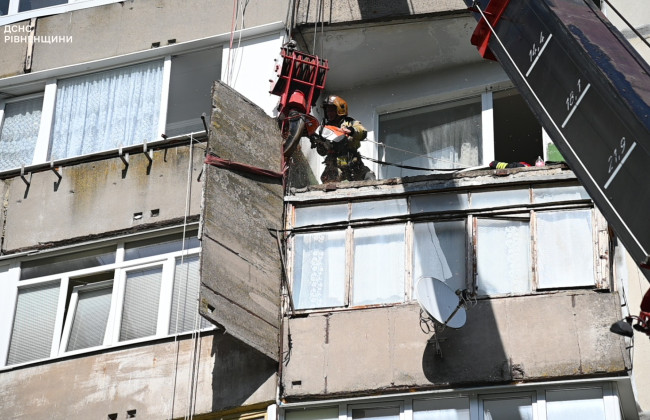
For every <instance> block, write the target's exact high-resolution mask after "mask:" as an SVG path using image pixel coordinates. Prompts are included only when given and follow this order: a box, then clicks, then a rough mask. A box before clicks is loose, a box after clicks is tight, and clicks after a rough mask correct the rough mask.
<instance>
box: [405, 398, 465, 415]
mask: <svg viewBox="0 0 650 420" xmlns="http://www.w3.org/2000/svg"><path fill="white" fill-rule="evenodd" d="M413 420H469V398H467V397H464V398H437V399H432V400H414V401H413Z"/></svg>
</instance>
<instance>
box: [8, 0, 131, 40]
mask: <svg viewBox="0 0 650 420" xmlns="http://www.w3.org/2000/svg"><path fill="white" fill-rule="evenodd" d="M118 2H119V0H67V3H64V4H58V5H55V6H48V7H41V8H38V9H33V10H26V11H24V12H18V10H19V5H20V0H9V8H8V10H7V14H6V15H3V16H0V26H2V25H7V24H10V23H14V22H19V21H22V20H26V19H31V18H34V17H39V16H47V15H55V14H59V13H66V12H71V11H73V10H79V9H86V8H89V7H95V6H103V5H105V4H111V3H118ZM23 34H24V33H23Z"/></svg>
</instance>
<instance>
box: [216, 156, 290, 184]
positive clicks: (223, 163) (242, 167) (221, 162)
mask: <svg viewBox="0 0 650 420" xmlns="http://www.w3.org/2000/svg"><path fill="white" fill-rule="evenodd" d="M205 163H207V164H209V165H213V166H216V167H218V168H224V169H234V170H236V171H242V172H248V173H251V174H255V175H262V176H268V177H271V178H280V179H281V178H282V177H284V171H283V172H275V171H269V170H268V169H262V168H258V167H257V166H251V165H247V164H245V163H240V162H233V161H232V160H228V159H222V158H220V157H218V156H214V155H207V156H206V157H205Z"/></svg>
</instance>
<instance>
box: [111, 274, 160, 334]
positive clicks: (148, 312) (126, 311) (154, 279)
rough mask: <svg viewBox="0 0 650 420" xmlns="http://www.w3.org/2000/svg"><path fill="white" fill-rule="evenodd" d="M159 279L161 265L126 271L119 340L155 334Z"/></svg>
mask: <svg viewBox="0 0 650 420" xmlns="http://www.w3.org/2000/svg"><path fill="white" fill-rule="evenodd" d="M161 279H162V267H154V268H148V269H143V270H137V271H131V272H129V273H128V275H127V278H126V288H125V292H124V308H123V309H122V324H121V327H120V341H126V340H132V339H135V338H141V337H148V336H152V335H156V327H157V325H158V302H159V301H160V283H161Z"/></svg>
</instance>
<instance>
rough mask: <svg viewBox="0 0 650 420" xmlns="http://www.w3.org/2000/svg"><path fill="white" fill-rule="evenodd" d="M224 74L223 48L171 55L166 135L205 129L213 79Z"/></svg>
mask: <svg viewBox="0 0 650 420" xmlns="http://www.w3.org/2000/svg"><path fill="white" fill-rule="evenodd" d="M220 76H221V48H211V49H209V50H203V51H198V52H194V53H190V54H183V55H179V56H176V57H174V58H173V59H172V70H171V76H170V77H171V82H170V84H169V107H168V109H167V127H166V128H165V134H167V136H170V137H171V136H177V135H179V134H187V133H191V132H195V131H204V127H203V121H201V114H202V113H204V112H205V114H206V118H208V119H209V118H210V114H211V110H212V96H211V94H212V83H214V81H215V80H219V78H220Z"/></svg>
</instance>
